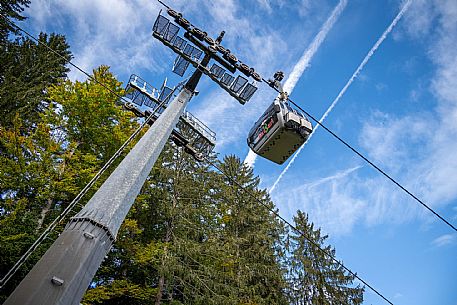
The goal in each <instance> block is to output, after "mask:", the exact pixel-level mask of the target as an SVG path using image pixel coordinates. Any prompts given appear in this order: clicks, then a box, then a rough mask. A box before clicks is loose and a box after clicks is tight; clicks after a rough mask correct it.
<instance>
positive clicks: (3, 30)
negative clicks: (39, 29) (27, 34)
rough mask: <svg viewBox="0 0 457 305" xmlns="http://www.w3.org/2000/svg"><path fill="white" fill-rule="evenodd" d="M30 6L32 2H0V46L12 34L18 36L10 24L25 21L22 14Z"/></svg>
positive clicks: (21, 0) (16, 0)
mask: <svg viewBox="0 0 457 305" xmlns="http://www.w3.org/2000/svg"><path fill="white" fill-rule="evenodd" d="M29 4H30V0H0V14H1V16H0V45H2V44H3V43H4V42H5V41H6V40H7V39H8V35H9V34H10V33H15V34H17V29H16V28H15V27H13V26H12V25H11V24H10V22H14V21H15V20H17V21H21V20H24V19H25V17H24V16H22V15H21V13H22V12H23V11H24V8H26V7H28V6H29Z"/></svg>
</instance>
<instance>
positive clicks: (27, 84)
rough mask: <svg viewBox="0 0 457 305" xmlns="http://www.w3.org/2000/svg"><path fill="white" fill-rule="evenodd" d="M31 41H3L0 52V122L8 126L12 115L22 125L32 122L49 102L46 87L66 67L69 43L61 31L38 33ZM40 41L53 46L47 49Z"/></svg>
mask: <svg viewBox="0 0 457 305" xmlns="http://www.w3.org/2000/svg"><path fill="white" fill-rule="evenodd" d="M38 40H39V42H40V43H35V42H34V41H32V40H31V39H29V38H20V39H19V38H18V39H16V40H15V41H5V42H4V44H2V47H1V50H0V51H1V52H0V62H1V63H2V65H1V68H0V125H2V126H5V127H10V126H11V125H12V121H13V119H14V117H15V116H16V115H19V117H20V118H21V120H22V121H23V124H24V125H26V126H36V125H35V124H36V123H37V122H38V121H39V119H40V113H42V112H43V111H44V110H45V109H46V108H47V107H48V105H49V100H48V99H47V88H48V87H49V86H51V85H53V84H56V83H57V82H58V81H59V80H60V79H62V78H64V77H65V76H66V73H67V72H68V71H69V70H68V68H67V67H66V64H67V62H68V61H69V60H70V59H71V54H70V51H69V50H68V48H69V46H68V44H67V42H66V40H65V37H64V36H62V35H56V34H51V35H50V36H49V37H48V35H46V34H44V33H41V34H40V36H39V38H38ZM44 45H46V46H48V47H50V48H52V49H53V50H55V51H56V52H57V53H58V54H59V55H60V56H59V55H57V54H54V53H52V52H51V51H49V50H48V49H47V48H46V47H45V46H44Z"/></svg>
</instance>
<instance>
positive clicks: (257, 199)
mask: <svg viewBox="0 0 457 305" xmlns="http://www.w3.org/2000/svg"><path fill="white" fill-rule="evenodd" d="M206 161H207V162H208V163H209V164H211V165H212V166H213V167H214V168H216V169H217V170H218V171H219V172H221V173H222V174H223V175H224V176H225V177H227V179H229V180H230V182H232V183H233V184H235V185H236V186H237V187H238V189H239V190H242V191H243V192H244V193H245V194H247V195H248V196H249V197H251V198H252V199H254V200H255V201H257V202H258V203H260V204H261V205H263V206H264V207H265V208H267V209H268V210H269V211H270V212H271V213H272V214H273V215H275V216H276V217H277V218H279V219H280V220H282V221H283V222H284V223H285V224H287V225H288V226H289V227H290V228H291V229H292V230H294V231H295V232H296V233H298V234H299V235H300V236H302V237H304V238H305V239H306V240H307V241H309V242H310V243H311V244H313V246H315V247H316V248H317V249H318V250H319V251H321V252H322V253H323V254H324V255H326V256H327V257H329V258H330V259H331V260H332V261H334V262H335V263H337V264H338V265H339V266H341V267H342V268H343V269H344V270H346V271H347V272H349V273H350V274H351V275H352V276H354V277H355V278H357V279H358V280H359V281H360V282H362V283H363V284H364V285H365V286H367V287H368V288H370V290H372V291H373V292H374V293H376V294H377V295H378V296H380V297H381V298H382V299H384V300H385V301H386V302H387V303H389V304H391V305H393V303H392V302H391V301H389V299H387V298H386V297H385V296H384V295H382V294H381V293H380V292H379V291H378V290H376V289H375V288H374V287H373V286H371V285H370V284H368V283H367V282H366V281H365V280H363V279H362V278H361V277H360V276H358V275H357V273H355V272H352V271H351V270H350V269H349V268H348V267H346V266H345V265H344V264H343V263H342V262H340V261H339V260H338V259H336V257H335V256H334V255H332V254H330V253H329V252H328V251H326V250H324V249H322V248H321V247H320V245H319V244H318V243H316V242H315V241H314V240H313V239H311V238H310V237H309V236H307V235H306V234H305V233H304V232H303V231H301V230H299V229H298V228H297V227H296V226H294V225H293V224H291V223H290V222H289V221H288V220H286V219H285V218H284V217H282V216H281V215H280V214H279V213H278V212H277V211H275V210H274V209H272V208H271V207H269V206H268V205H267V204H266V203H264V202H263V201H262V200H261V199H260V198H258V197H257V196H256V195H254V194H253V193H252V192H251V191H249V190H247V189H246V188H245V187H243V186H242V185H241V184H240V183H239V182H238V181H236V180H235V179H233V178H232V177H230V175H229V174H227V173H226V172H225V171H224V170H223V169H222V168H221V167H220V166H218V165H217V164H216V163H215V162H213V161H212V160H210V159H209V158H206Z"/></svg>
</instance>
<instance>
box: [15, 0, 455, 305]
mask: <svg viewBox="0 0 457 305" xmlns="http://www.w3.org/2000/svg"><path fill="white" fill-rule="evenodd" d="M341 2H344V3H341ZM168 4H169V5H170V6H172V7H173V8H175V9H177V10H179V11H181V12H183V14H184V16H185V17H186V18H187V19H189V20H190V21H191V22H192V23H193V24H194V25H196V26H198V27H201V28H204V29H206V30H207V32H208V33H209V34H211V35H212V36H213V37H215V36H217V34H218V33H219V32H220V31H221V30H225V31H226V35H225V37H224V42H223V44H224V45H225V46H226V47H228V48H229V49H230V50H232V51H233V53H235V54H236V55H237V56H238V57H239V58H240V59H242V60H243V61H244V62H246V63H248V64H249V65H251V66H253V67H255V68H256V70H257V71H258V72H259V73H260V74H261V75H262V76H264V77H265V78H268V77H271V76H272V75H273V73H274V72H275V71H277V70H283V71H284V72H285V74H286V78H287V77H288V76H289V75H290V74H291V72H292V71H293V70H294V67H295V66H296V64H297V62H299V60H300V58H301V57H302V55H303V53H304V52H306V50H309V48H310V45H312V42H313V40H315V37H316V36H317V35H318V34H319V32H320V31H322V29H323V25H324V24H325V23H326V21H327V20H328V18H329V16H331V14H332V11H334V9H335V8H336V7H337V6H338V5H340V12H339V14H338V16H336V17H335V19H334V20H333V22H332V24H331V26H330V28H329V29H328V32H327V33H326V35H325V37H323V38H325V39H322V41H321V43H320V44H318V46H317V48H316V49H315V50H314V51H313V52H312V56H310V57H309V58H308V63H309V66H307V67H306V69H304V71H303V74H302V75H299V76H300V77H299V78H298V82H297V83H296V85H295V86H294V90H293V92H292V94H291V98H292V99H293V100H294V101H295V102H296V103H298V104H300V105H301V106H302V107H303V108H304V109H306V110H307V111H308V112H309V113H311V114H312V115H313V116H315V117H317V118H320V117H321V116H322V114H323V113H324V112H325V111H326V110H327V109H328V107H329V106H330V104H331V103H332V101H334V100H335V98H336V97H337V95H338V93H339V92H340V91H341V90H342V88H343V87H344V86H345V84H346V83H347V82H348V80H349V79H350V77H351V76H352V75H353V73H354V71H355V70H356V69H357V67H358V66H359V65H360V63H361V62H362V60H363V59H364V57H365V56H366V55H367V53H368V51H369V50H370V49H371V48H372V47H373V45H374V44H375V43H376V41H377V40H378V39H379V37H380V36H381V35H382V33H383V32H384V31H385V30H386V28H387V27H388V26H389V25H390V24H391V22H392V21H393V20H394V18H395V16H396V15H397V14H398V12H399V11H400V9H401V7H402V6H403V4H404V2H403V1H399V0H385V1H381V0H379V1H367V0H365V1H362V0H347V1H344V0H341V1H338V0H320V1H317V0H295V1H285V0H249V1H240V0H215V1H184V0H179V1H168ZM160 8H161V7H160V5H159V4H158V3H156V2H155V1H153V0H132V1H128V0H110V1H106V0H79V1H66V0H55V1H49V0H32V5H31V8H30V9H29V10H27V11H26V14H27V15H30V19H28V20H26V21H25V22H23V23H22V24H23V26H24V27H26V28H27V29H28V30H30V31H31V32H33V33H35V34H37V33H38V32H39V31H47V32H51V31H55V32H58V33H62V34H65V35H66V36H67V38H68V40H69V43H70V45H71V49H72V52H73V54H74V56H75V59H74V61H73V62H74V63H75V64H77V65H80V66H81V67H83V68H84V69H86V70H88V71H90V70H91V69H93V68H95V67H97V66H98V65H101V64H106V65H109V66H111V68H112V71H113V72H114V73H115V74H116V75H117V76H118V77H119V79H120V80H122V81H127V80H128V77H129V75H130V74H132V73H136V74H138V75H140V76H142V77H143V78H145V79H147V80H148V81H149V82H150V83H152V84H154V85H156V86H160V84H161V83H162V80H163V79H164V78H165V77H168V78H169V83H170V84H173V83H177V81H179V78H178V77H177V76H175V75H173V74H172V73H171V71H170V68H171V65H172V61H173V59H174V57H175V56H174V53H172V52H171V51H170V50H168V49H167V48H166V47H165V46H163V45H162V44H161V43H159V42H158V41H155V40H154V39H153V38H152V36H151V28H152V25H153V22H154V20H155V17H156V16H157V14H158V11H159V9H160ZM456 46H457V2H456V1H455V0H440V1H438V0H436V1H435V0H413V1H412V3H411V5H410V6H409V7H408V9H407V10H406V12H405V15H404V16H403V18H401V19H400V20H399V22H398V24H397V25H396V26H395V27H394V29H393V30H392V32H391V33H390V34H389V35H388V36H387V37H386V39H385V40H384V41H383V43H382V44H381V45H380V46H379V48H378V50H377V51H376V52H375V53H374V54H373V56H372V57H371V58H370V59H369V61H368V62H367V64H366V65H365V67H364V69H363V70H362V71H361V73H360V74H359V75H358V77H357V78H356V79H355V80H354V82H353V83H352V84H351V86H350V87H349V88H348V90H347V91H346V92H345V93H344V95H343V96H342V97H341V98H340V99H339V101H338V104H337V105H336V106H335V108H334V109H333V110H332V111H331V113H330V114H329V116H328V117H327V119H326V120H325V124H326V125H327V126H328V127H329V128H330V129H332V130H333V131H335V132H336V133H337V134H338V135H339V136H341V137H342V138H344V139H345V140H346V141H347V142H349V143H351V144H352V145H353V146H354V147H356V148H357V149H358V150H360V151H361V152H362V153H363V154H365V155H366V156H368V157H369V158H370V159H371V160H372V161H374V162H375V163H376V164H378V165H379V166H380V167H381V168H382V169H384V170H385V171H386V172H388V173H389V174H391V175H392V176H393V177H394V178H395V179H397V180H398V181H399V182H400V183H402V184H403V185H405V186H406V187H407V188H408V189H409V190H410V191H411V192H413V193H414V194H416V195H417V196H418V197H419V198H421V199H423V200H424V201H425V202H426V203H427V204H429V205H430V206H431V207H433V208H434V209H436V210H437V211H438V212H439V213H440V214H441V215H443V216H444V217H445V218H446V219H448V220H449V221H450V222H451V223H453V224H454V225H455V224H457V156H456V151H457V141H456V140H455V139H456V138H457V47H456ZM70 77H71V78H72V79H79V80H82V79H84V76H83V75H81V74H79V72H78V71H72V72H71V73H70ZM198 89H199V90H200V91H201V94H200V95H199V96H198V97H196V98H195V99H194V100H192V102H191V104H190V105H189V110H190V111H191V112H192V113H194V114H196V115H197V116H198V117H199V118H200V119H201V120H202V121H204V122H205V123H206V124H207V125H208V126H209V127H210V128H212V129H213V130H215V131H216V133H217V138H218V144H217V146H216V151H217V152H219V153H220V155H221V156H223V155H224V154H229V153H231V154H236V155H238V156H239V157H240V158H241V159H244V158H245V157H246V155H247V154H248V147H247V145H246V136H247V133H248V131H249V129H250V127H251V125H252V124H253V123H254V121H255V120H256V119H257V117H258V116H259V115H260V114H261V113H262V112H263V111H264V109H265V108H266V107H267V106H268V104H269V103H271V102H272V100H273V99H274V97H275V94H274V92H272V90H271V89H269V88H268V87H266V86H264V85H260V87H259V90H258V92H257V93H256V95H255V96H254V97H253V98H252V100H251V101H250V102H249V103H248V104H246V105H245V106H241V105H240V104H239V103H238V102H236V101H235V100H233V99H232V98H230V96H229V95H228V94H226V93H225V92H224V91H222V89H220V88H219V87H218V86H217V85H215V84H213V83H211V81H210V80H208V79H205V80H203V81H202V82H201V83H200V85H199V88H198ZM285 167H286V165H282V166H278V165H276V164H274V163H271V162H268V161H267V160H264V159H262V158H257V159H256V161H255V163H254V171H255V173H256V174H258V175H259V176H260V177H261V179H262V186H263V187H265V188H270V187H271V186H272V184H273V183H274V181H275V180H276V179H277V177H278V176H279V174H280V173H281V172H282V171H283V170H284V168H285ZM271 196H272V198H273V200H274V201H275V202H276V204H277V205H278V207H279V208H280V213H281V214H282V215H283V216H285V217H286V218H288V219H290V218H291V217H292V215H293V214H294V213H295V211H296V210H297V209H301V210H303V211H305V212H307V213H309V215H310V218H311V220H312V221H314V222H315V223H316V224H317V225H319V226H321V227H322V230H323V231H324V232H326V233H328V234H329V235H330V239H329V240H330V242H331V244H333V245H334V246H335V247H336V249H337V257H338V258H339V259H341V260H343V261H344V263H345V264H346V265H347V266H348V267H349V268H350V269H352V270H353V271H355V272H357V273H358V275H359V276H361V277H362V278H363V279H365V280H366V281H367V282H369V283H370V284H371V285H373V286H374V287H375V288H376V289H378V290H379V291H380V292H381V293H383V294H384V295H385V296H386V297H388V298H389V299H390V300H392V301H393V303H394V304H407V305H409V304H414V305H418V304H450V305H457V283H456V276H455V275H456V274H457V260H456V255H457V235H456V233H455V232H454V231H452V230H451V229H450V228H449V227H447V226H446V225H444V224H443V223H442V222H440V221H438V220H437V219H436V217H434V216H433V215H431V213H430V212H428V211H426V210H425V209H424V208H423V207H422V206H420V205H419V204H418V203H417V202H415V201H413V200H412V199H411V198H410V197H408V196H407V195H406V194H405V193H404V192H402V191H401V190H400V189H398V188H397V187H395V186H394V185H393V184H392V183H391V182H389V181H387V180H386V179H385V178H384V177H383V176H381V175H380V174H379V173H378V172H376V171H375V170H374V169H372V168H371V167H369V166H368V165H367V164H366V163H364V162H363V161H362V160H361V159H360V158H358V157H357V156H356V155H354V153H352V152H351V151H349V150H348V149H347V148H345V147H344V146H343V145H342V144H341V143H339V142H337V141H336V140H335V139H334V138H333V137H332V136H330V135H329V134H328V133H327V132H326V131H325V130H323V129H319V130H317V131H316V133H315V135H314V136H313V137H312V139H311V140H310V141H309V143H308V144H307V145H306V147H305V148H304V149H303V150H302V152H301V153H300V155H299V156H297V158H296V161H295V162H294V164H293V165H292V166H291V167H290V170H288V171H287V173H285V174H284V176H283V178H282V179H281V180H280V181H279V183H278V184H277V186H276V188H275V190H274V191H273V192H272V194H271ZM384 303H385V302H384V301H383V300H382V299H380V298H379V297H378V296H376V295H374V294H373V293H372V292H370V291H369V290H367V292H366V294H365V304H384Z"/></svg>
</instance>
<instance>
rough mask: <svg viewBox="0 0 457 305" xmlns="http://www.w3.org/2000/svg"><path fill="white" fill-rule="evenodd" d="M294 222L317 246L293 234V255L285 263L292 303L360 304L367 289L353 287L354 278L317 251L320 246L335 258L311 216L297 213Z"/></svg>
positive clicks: (299, 235) (291, 251) (291, 236)
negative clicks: (309, 217)
mask: <svg viewBox="0 0 457 305" xmlns="http://www.w3.org/2000/svg"><path fill="white" fill-rule="evenodd" d="M294 222H295V226H296V228H297V229H298V230H299V231H301V232H303V233H304V234H305V236H307V237H308V238H309V239H311V240H312V241H313V242H314V243H311V242H310V241H308V239H306V238H305V237H304V236H302V235H301V234H299V233H297V232H295V231H293V232H291V234H290V240H289V251H290V255H289V256H288V257H287V259H286V263H287V264H288V265H289V273H288V275H287V278H288V282H289V289H288V291H289V293H288V294H289V299H290V303H291V304H296V305H307V304H322V305H324V304H348V305H349V304H361V303H362V301H363V291H364V288H362V287H360V286H359V285H357V286H354V284H353V281H354V276H353V275H351V274H348V272H347V271H346V270H344V268H343V267H342V266H341V265H340V264H337V263H335V262H334V261H333V260H332V259H331V258H330V257H329V256H328V255H326V254H324V253H323V252H322V251H320V250H319V249H318V246H319V247H320V248H322V249H323V250H325V251H326V252H327V253H329V254H330V255H332V256H334V255H335V249H333V248H332V247H331V246H326V245H325V240H326V239H327V237H328V236H326V235H325V236H321V231H320V229H317V230H315V229H314V225H313V224H312V223H310V222H309V220H308V215H306V214H305V213H303V212H301V211H297V215H296V216H295V217H294Z"/></svg>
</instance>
